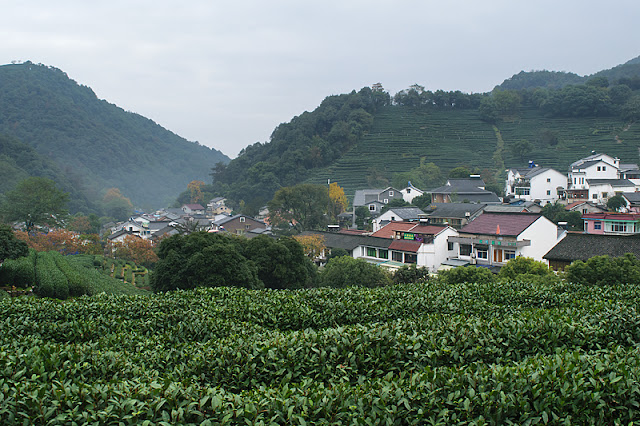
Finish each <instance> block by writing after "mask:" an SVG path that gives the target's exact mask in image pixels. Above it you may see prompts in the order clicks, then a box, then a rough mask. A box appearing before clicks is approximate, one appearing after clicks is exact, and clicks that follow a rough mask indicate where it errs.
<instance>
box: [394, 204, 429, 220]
mask: <svg viewBox="0 0 640 426" xmlns="http://www.w3.org/2000/svg"><path fill="white" fill-rule="evenodd" d="M389 211H393V212H394V213H395V214H397V215H398V217H400V219H404V220H407V219H417V218H418V215H421V214H424V212H423V211H422V210H420V209H419V208H417V207H393V208H391V209H389Z"/></svg>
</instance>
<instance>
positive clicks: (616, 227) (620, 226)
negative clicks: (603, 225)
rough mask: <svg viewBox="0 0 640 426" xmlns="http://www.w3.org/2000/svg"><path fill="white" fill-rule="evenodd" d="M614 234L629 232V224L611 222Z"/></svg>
mask: <svg viewBox="0 0 640 426" xmlns="http://www.w3.org/2000/svg"><path fill="white" fill-rule="evenodd" d="M611 230H612V231H613V232H627V224H626V223H624V222H611Z"/></svg>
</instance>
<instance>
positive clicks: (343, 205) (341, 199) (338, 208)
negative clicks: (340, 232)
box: [329, 182, 348, 219]
mask: <svg viewBox="0 0 640 426" xmlns="http://www.w3.org/2000/svg"><path fill="white" fill-rule="evenodd" d="M347 206H348V202H347V196H346V195H345V194H344V188H342V187H341V186H339V185H338V182H332V183H331V184H330V185H329V207H330V214H331V217H332V218H333V219H335V218H336V217H338V215H339V214H340V213H342V212H344V211H345V210H347Z"/></svg>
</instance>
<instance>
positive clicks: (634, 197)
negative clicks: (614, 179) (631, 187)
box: [621, 192, 640, 203]
mask: <svg viewBox="0 0 640 426" xmlns="http://www.w3.org/2000/svg"><path fill="white" fill-rule="evenodd" d="M621 195H622V196H623V197H624V198H626V199H627V200H629V202H630V203H640V192H623V193H622V194H621Z"/></svg>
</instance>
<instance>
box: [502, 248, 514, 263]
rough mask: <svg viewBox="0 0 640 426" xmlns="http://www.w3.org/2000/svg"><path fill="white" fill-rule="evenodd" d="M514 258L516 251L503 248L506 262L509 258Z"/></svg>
mask: <svg viewBox="0 0 640 426" xmlns="http://www.w3.org/2000/svg"><path fill="white" fill-rule="evenodd" d="M515 258H516V252H515V251H510V250H505V251H504V260H505V261H506V262H508V261H509V260H511V259H515Z"/></svg>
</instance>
